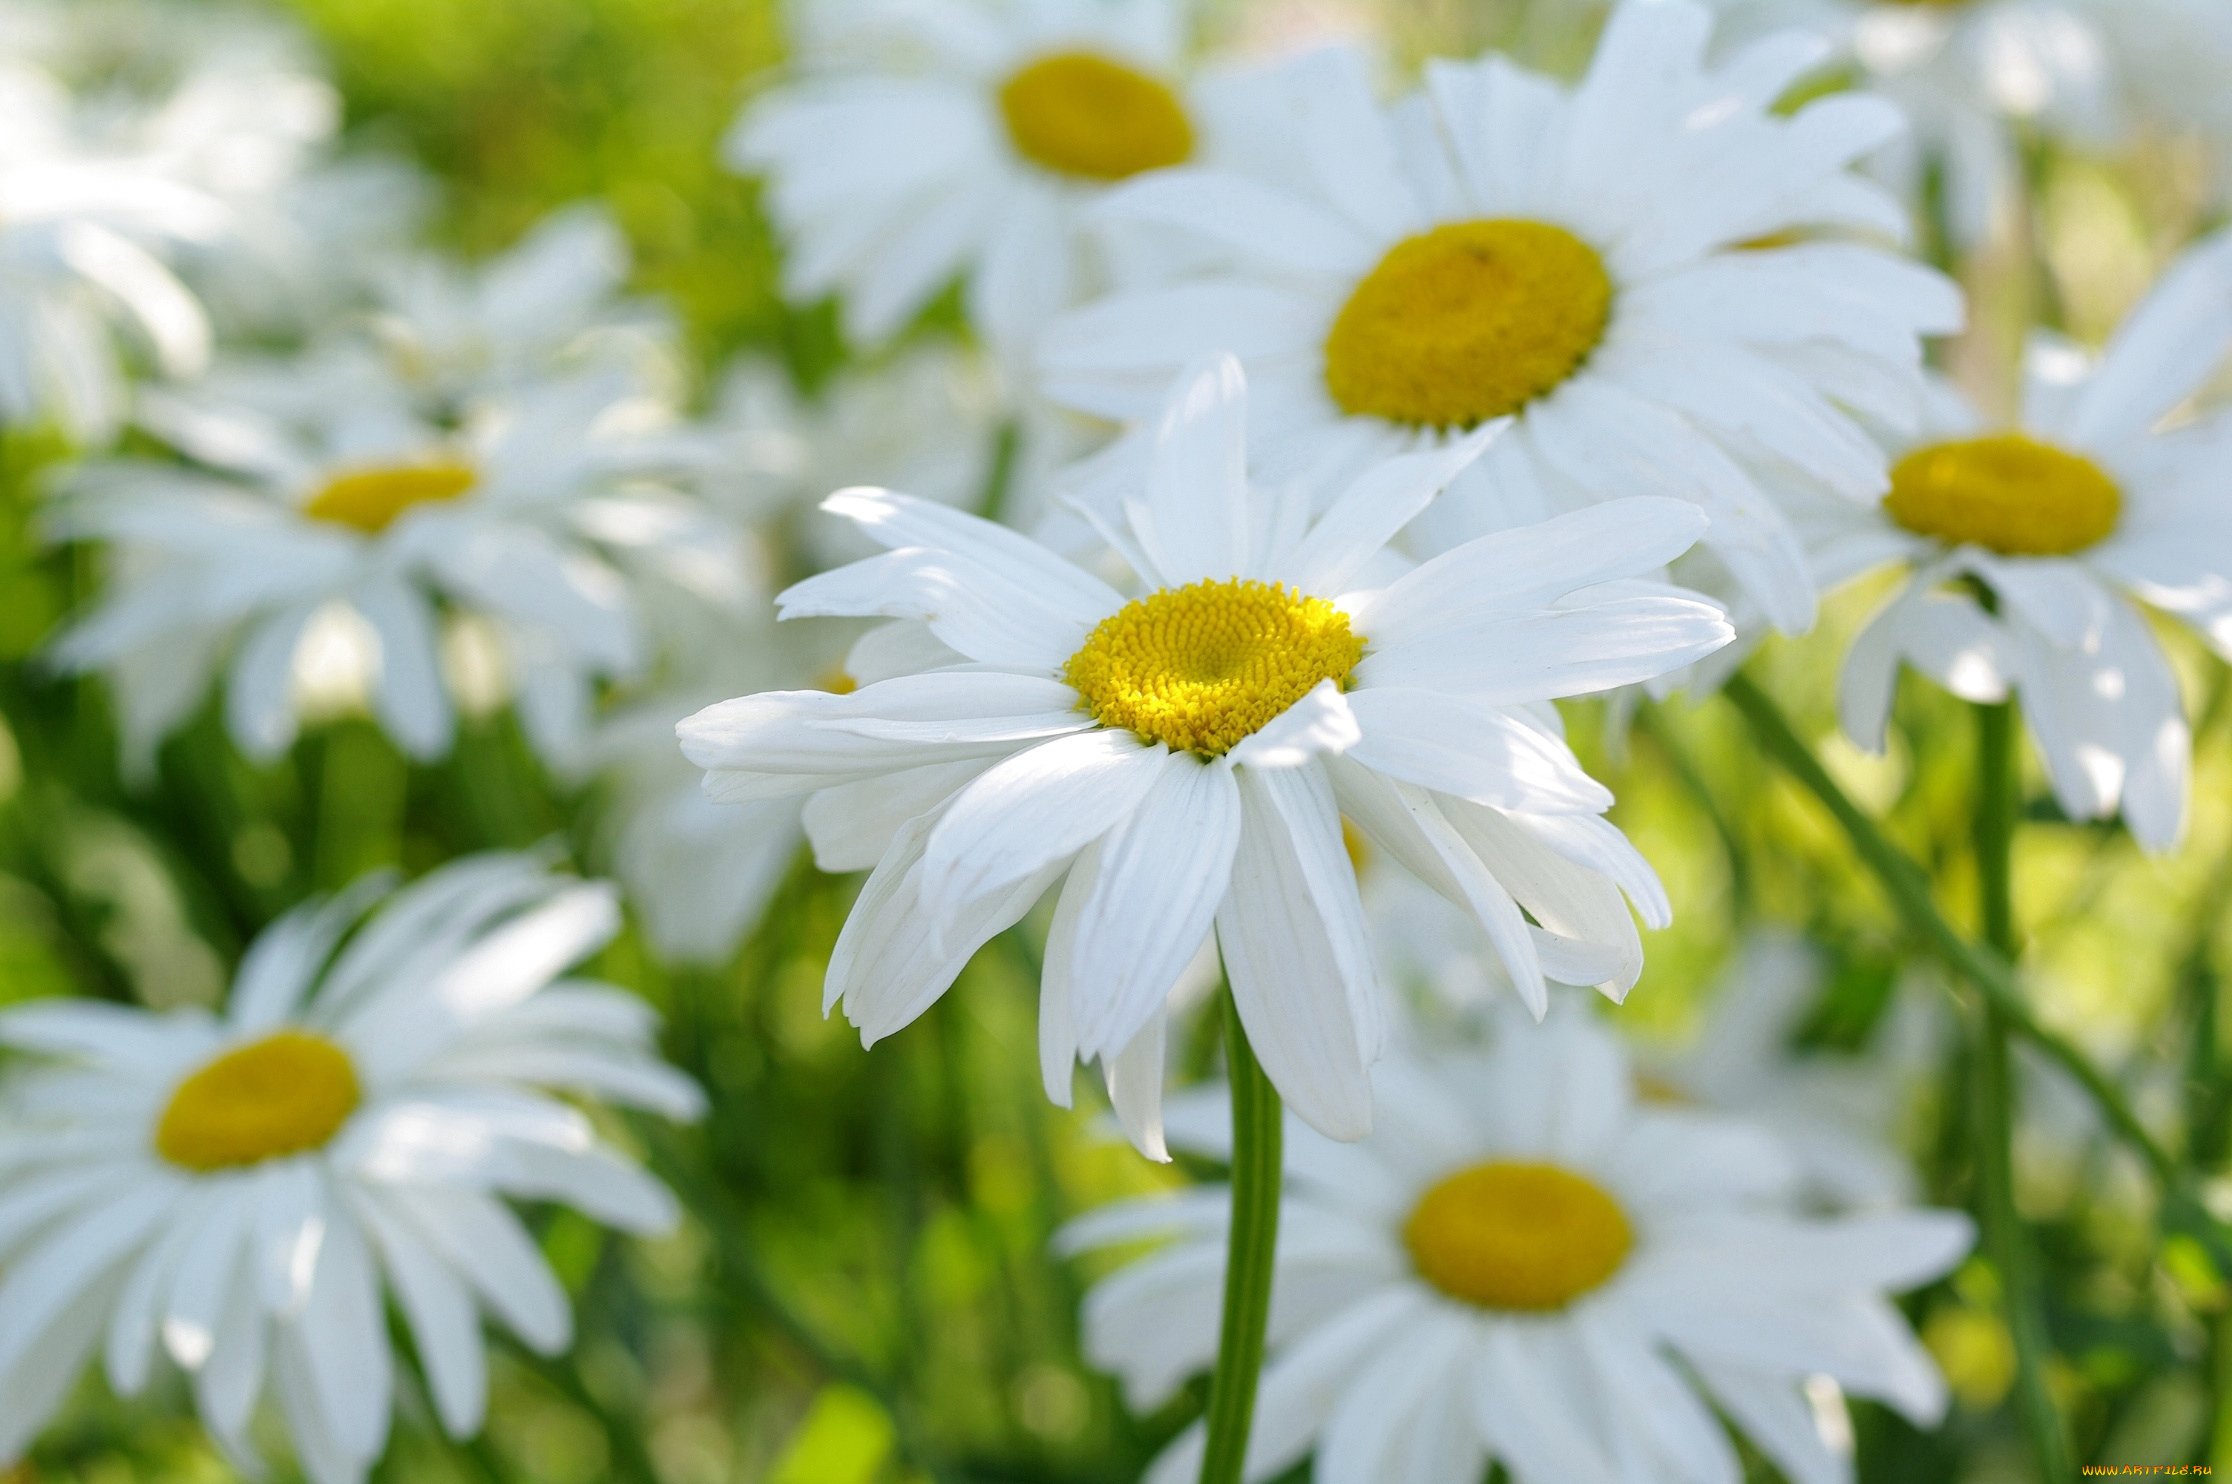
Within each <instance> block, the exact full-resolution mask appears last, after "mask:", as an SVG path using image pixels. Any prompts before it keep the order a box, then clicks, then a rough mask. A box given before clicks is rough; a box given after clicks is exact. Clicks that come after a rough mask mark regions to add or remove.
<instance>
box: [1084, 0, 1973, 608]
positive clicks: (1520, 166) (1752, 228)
mask: <svg viewBox="0 0 2232 1484" xmlns="http://www.w3.org/2000/svg"><path fill="white" fill-rule="evenodd" d="M1710 29H1711V14H1710V12H1708V11H1706V10H1704V9H1703V8H1702V7H1700V6H1699V5H1696V4H1693V3H1690V0H1656V3H1653V0H1629V3H1626V4H1623V5H1621V6H1620V7H1619V8H1618V9H1617V10H1615V11H1614V12H1613V15H1612V19H1611V22H1610V24H1609V26H1608V27H1607V29H1606V31H1605V33H1604V37H1603V40H1602V42H1601V44H1600V45H1599V47H1598V49H1597V52H1596V56H1595V60H1594V62H1593V63H1592V65H1591V66H1590V68H1589V71H1588V74H1587V76H1586V77H1585V78H1583V80H1582V81H1581V82H1580V84H1579V85H1578V86H1576V87H1572V88H1567V87H1564V86H1562V85H1560V84H1558V83H1556V82H1553V81H1552V80H1550V79H1548V78H1545V77H1541V76H1537V75H1535V74H1533V73H1529V72H1526V71H1523V70H1521V69H1520V68H1518V67H1516V66H1514V65H1512V64H1511V63H1510V62H1509V61H1507V60H1505V59H1503V58H1501V57H1488V58H1485V59H1482V60H1479V61H1475V62H1433V63H1429V64H1428V67H1427V71H1426V87H1425V91H1424V92H1423V94H1421V95H1418V96H1415V97H1412V98H1409V99H1406V100H1405V101H1404V102H1403V103H1401V104H1400V105H1398V106H1397V107H1395V108H1392V109H1388V108H1382V107H1381V106H1380V105H1379V104H1377V103H1376V102H1374V100H1373V98H1372V95H1371V92H1370V89H1369V87H1368V85H1367V83H1366V81H1365V78H1364V72H1363V65H1362V63H1361V61H1360V60H1359V59H1358V58H1357V57H1356V55H1355V54H1353V53H1351V52H1346V51H1333V52H1325V53H1319V54H1317V55H1315V56H1312V57H1308V58H1304V59H1302V60H1301V61H1298V62H1296V63H1293V64H1291V65H1289V66H1288V67H1287V68H1285V69H1283V70H1282V71H1281V72H1280V73H1279V74H1277V75H1276V76H1275V77H1274V78H1272V79H1269V80H1267V81H1259V87H1258V89H1257V93H1256V96H1258V97H1259V99H1260V100H1261V101H1260V102H1259V104H1258V109H1259V115H1260V116H1258V117H1256V118H1255V119H1254V126H1255V128H1256V130H1257V131H1258V132H1259V133H1260V134H1264V135H1271V136H1275V137H1280V138H1283V139H1285V140H1286V141H1287V144H1288V148H1287V151H1286V156H1287V157H1286V158H1285V159H1284V160H1283V161H1272V163H1275V164H1277V167H1278V168H1275V169H1274V168H1272V164H1271V163H1267V164H1265V165H1264V166H1263V168H1260V169H1257V170H1254V171H1252V172H1243V171H1240V170H1238V169H1213V168H1206V167H1189V168H1187V169H1183V170H1177V171H1171V172H1166V173H1163V174H1159V175H1156V176H1153V177H1150V178H1147V179H1143V180H1140V181H1138V182H1135V183H1132V184H1130V185H1128V186H1125V187H1123V188H1121V189H1120V190H1119V191H1117V192H1116V193H1115V194H1114V195H1112V196H1111V197H1110V198H1109V199H1108V200H1107V201H1105V202H1103V203H1102V204H1101V205H1100V206H1099V207H1098V208H1096V211H1095V218H1096V220H1098V221H1100V222H1104V223H1107V224H1109V225H1111V226H1112V227H1120V228H1121V229H1123V230H1125V231H1127V232H1130V233H1133V234H1138V235H1144V234H1146V233H1148V232H1149V231H1150V230H1151V229H1159V230H1160V231H1161V232H1162V233H1163V234H1164V236H1165V237H1167V238H1168V239H1169V240H1170V241H1171V242H1172V243H1173V244H1185V245H1186V246H1187V247H1188V248H1189V250H1191V251H1192V252H1193V253H1194V254H1195V256H1196V258H1197V260H1198V259H1200V258H1202V257H1203V256H1204V255H1207V254H1214V255H1215V257H1217V258H1220V259H1221V260H1222V265H1221V266H1220V267H1218V268H1216V269H1215V271H1212V272H1208V273H1205V274H1202V275H1199V276H1195V277H1189V278H1183V279H1180V280H1178V281H1174V282H1167V283H1163V284H1160V285H1158V286H1155V287H1151V288H1140V289H1135V290H1132V291H1129V292H1121V293H1117V294H1115V295H1113V296H1111V297H1109V298H1106V299H1103V300H1101V301H1099V302H1097V303H1094V304H1092V305H1089V306H1087V307H1085V308H1083V309H1079V310H1076V311H1073V312H1071V313H1069V314H1066V315H1064V316H1063V317H1062V318H1061V319H1060V320H1058V321H1057V322H1056V324H1055V325H1054V326H1053V327H1052V328H1051V329H1050V330H1049V331H1048V333H1047V335H1046V336H1045V338H1044V340H1043V341H1042V351H1041V355H1040V364H1041V367H1042V370H1043V372H1044V375H1045V378H1046V385H1045V390H1046V393H1047V395H1048V396H1050V397H1051V398H1052V399H1053V400H1055V401H1057V402H1061V403H1065V404H1067V405H1070V406H1074V407H1077V408H1079V409H1081V410H1084V411H1087V412H1091V413H1095V414H1097V415H1100V416H1104V417H1109V418H1114V419H1117V420H1120V421H1126V422H1131V423H1134V424H1135V425H1136V424H1137V423H1138V422H1139V420H1140V419H1141V418H1143V417H1144V416H1145V415H1147V414H1148V413H1149V412H1150V411H1151V410H1152V407H1153V398H1154V397H1155V396H1157V395H1159V393H1160V388H1161V387H1162V385H1163V384H1164V383H1165V382H1166V381H1167V380H1168V378H1169V376H1170V374H1171V372H1172V371H1173V370H1174V369H1176V368H1177V367H1178V366H1180V365H1182V364H1184V363H1185V362H1186V361H1187V360H1188V359H1189V358H1191V357H1192V356H1195V355H1197V354H1200V353H1202V352H1203V351H1205V350H1210V349H1219V348H1229V349H1232V350H1235V351H1237V353H1238V354H1239V355H1240V357H1241V359H1242V361H1243V362H1244V363H1245V364H1246V365H1247V367H1248V371H1249V375H1250V378H1251V384H1252V385H1253V386H1254V388H1255V401H1254V403H1253V408H1254V418H1255V422H1254V425H1253V427H1252V428H1251V429H1250V432H1251V435H1252V437H1253V438H1254V440H1255V442H1256V445H1257V446H1258V447H1259V449H1261V450H1262V451H1263V452H1262V456H1263V460H1264V462H1263V466H1262V473H1263V475H1264V477H1265V478H1266V479H1268V480H1271V481H1273V482H1277V481H1279V480H1283V479H1287V478H1301V479H1305V480H1309V481H1311V482H1313V483H1315V484H1316V486H1317V487H1318V488H1319V489H1321V490H1325V489H1331V488H1338V487H1339V485H1340V483H1341V482H1342V481H1344V480H1346V479H1347V478H1350V477H1353V474H1354V471H1356V470H1357V469H1359V468H1361V467H1364V466H1366V465H1368V464H1370V463H1371V462H1372V461H1374V460H1378V459H1384V458H1387V457H1389V456H1391V455H1394V454H1397V453H1402V452H1406V451H1414V450H1420V449H1428V448H1436V447H1442V446H1445V445H1447V444H1449V443H1451V442H1452V441H1455V440H1458V439H1461V438H1462V437H1464V436H1465V434H1466V431H1467V430H1469V429H1472V428H1474V427H1477V426H1480V425H1482V424H1485V423H1489V422H1492V421H1494V420H1495V419H1498V418H1502V417H1507V416H1508V417H1510V418H1512V419H1513V425H1512V429H1511V432H1510V433H1509V434H1508V435H1507V436H1506V437H1504V438H1502V439H1500V440H1499V441H1498V442H1497V444H1496V445H1495V447H1493V448H1492V449H1490V450H1489V452H1488V453H1487V455H1486V456H1485V457H1483V458H1482V460H1481V461H1480V463H1479V465H1478V466H1476V467H1475V468H1474V469H1473V470H1472V471H1470V472H1469V473H1468V474H1467V475H1465V476H1464V477H1462V478H1461V479H1459V480H1458V482H1457V483H1456V484H1455V485H1454V486H1453V487H1452V489H1451V491H1450V493H1449V495H1448V496H1447V497H1446V498H1445V499H1444V500H1442V501H1440V502H1438V504H1437V506H1436V508H1435V510H1434V511H1433V512H1430V513H1429V515H1428V516H1427V518H1426V520H1425V522H1423V523H1422V527H1421V529H1420V530H1419V531H1417V532H1415V533H1413V537H1412V542H1413V545H1414V546H1415V547H1416V548H1417V549H1419V550H1422V551H1428V552H1430V551H1435V550H1441V549H1445V548H1446V547H1448V546H1450V545H1453V544H1455V543H1457V542H1459V541H1462V540H1465V539H1468V538H1470V537H1472V536H1475V535H1479V534H1481V533H1483V532H1485V531H1490V530H1495V529H1500V528H1502V527H1504V526H1508V525H1513V524H1519V523H1524V522H1527V521H1534V520H1541V519H1544V518H1546V517H1548V516H1550V515H1554V514H1557V513H1560V512H1562V511H1568V510H1574V509H1579V508H1582V507H1584V506H1587V505H1589V504H1592V503H1594V502H1596V501H1599V500H1606V499H1612V498H1617V497H1622V496H1627V495H1637V494H1649V495H1662V496H1667V497H1671V498H1676V499H1681V500H1686V501H1690V502H1692V503H1694V504H1696V505H1698V506H1699V507H1700V508H1701V509H1703V510H1704V511H1706V512H1707V513H1708V515H1709V516H1710V518H1711V524H1710V527H1709V529H1708V530H1707V532H1706V535H1705V537H1704V540H1703V543H1702V544H1703V546H1704V547H1705V548H1707V549H1709V550H1710V552H1711V553H1712V554H1713V555H1714V556H1715V557H1717V558H1718V559H1719V561H1720V562H1721V563H1723V564H1724V565H1725V566H1726V567H1727V568H1728V570H1729V571H1730V572H1731V573H1732V574H1733V576H1734V578H1735V579H1736V581H1737V582H1738V583H1739V585H1740V586H1741V588H1742V589H1743V590H1744V591H1746V592H1748V593H1750V594H1751V595H1753V596H1754V598H1755V599H1756V600H1757V601H1758V602H1759V604H1760V605H1761V607H1762V608H1763V610H1764V611H1765V612H1766V614H1767V615H1768V617H1769V618H1770V619H1771V620H1772V621H1773V623H1774V624H1775V625H1776V626H1777V627H1778V628H1781V629H1784V630H1786V631H1792V632H1795V631H1799V630H1803V629H1805V628H1806V627H1807V626H1808V625H1809V624H1810V623H1811V622H1812V619H1813V613H1814V599H1815V592H1814V587H1813V584H1812V582H1811V581H1810V579H1809V577H1808V575H1807V571H1806V564H1805V559H1804V553H1803V551H1802V550H1801V549H1800V547H1799V544H1798V541H1797V539H1796V537H1795V535H1794V534H1793V533H1792V532H1791V530H1790V527H1789V524H1788V522H1787V521H1786V520H1785V519H1784V518H1783V516H1782V514H1781V513H1780V511H1779V510H1778V509H1777V506H1776V503H1775V501H1774V500H1773V499H1771V498H1770V497H1769V494H1768V491H1769V490H1770V489H1774V488H1777V487H1778V486H1780V485H1782V484H1786V483H1799V484H1809V483H1810V484H1813V485H1817V486H1819V487H1821V488H1824V489H1827V490H1831V491H1834V492H1835V493H1837V494H1839V495H1841V496H1844V497H1846V498H1849V499H1852V500H1854V501H1868V500H1872V499H1874V498H1875V497H1876V496H1878V495H1880V494H1881V493H1882V490H1883V487H1884V460H1883V456H1882V454H1881V452H1880V451H1879V450H1878V449H1876V448H1875V447H1874V446H1873V445H1872V444H1871V443H1870V442H1869V440H1868V439H1867V438H1866V437H1865V436H1864V435H1863V434H1862V433H1861V432H1860V430H1859V429H1858V428H1857V427H1856V426H1855V425H1854V423H1853V422H1852V421H1851V419H1850V418H1849V417H1848V416H1847V415H1846V411H1845V409H1846V408H1847V407H1850V408H1854V409H1860V410H1865V411H1868V412H1870V413H1872V414H1873V415H1876V416H1878V417H1882V418H1887V419H1889V420H1890V421H1891V422H1892V423H1893V424H1894V425H1899V426H1906V425H1910V419H1911V415H1912V407H1913V404H1914V403H1915V402H1918V401H1919V398H1920V395H1921V379H1920V378H1921V347H1920V343H1919V340H1918V338H1917V337H1918V335H1920V334H1924V333H1941V332H1945V331H1949V330H1951V329H1953V328H1954V327H1955V326H1956V325H1957V324H1958V323H1959V320H1960V315H1961V309H1960V298H1959V295H1958V292H1957V291H1956V290H1955V289H1954V287H1953V286H1952V285H1951V284H1950V283H1948V282H1946V281H1945V280H1944V279H1943V278H1941V277H1940V276H1938V275H1937V274H1935V273H1932V272H1930V271H1929V270H1926V269H1923V268H1921V267H1918V266H1916V265H1914V264H1911V263H1908V262H1905V261H1903V260H1901V259H1900V258H1898V257H1896V256H1894V255H1892V254H1890V253H1888V252H1883V251H1879V250H1877V249H1875V248H1873V247H1868V246H1862V245H1858V244H1854V243H1847V242H1808V243H1801V244H1799V245H1794V246H1779V247H1762V246H1760V245H1759V244H1760V243H1761V241H1762V240H1763V239H1769V238H1772V237H1773V236H1775V235H1776V234H1781V233H1786V232H1792V231H1803V230H1812V229H1817V228H1825V227H1839V228H1847V227H1849V228H1856V229H1859V230H1861V231H1870V232H1877V233H1882V234H1887V235H1896V234H1898V233H1900V232H1901V231H1903V229H1904V216H1903V213H1902V212H1901V210H1900V208H1899V207H1898V205H1897V204H1896V203H1895V202H1894V201H1892V200H1891V199H1890V197H1889V196H1888V195H1886V194H1885V193H1884V192H1883V191H1882V190H1881V189H1880V188H1878V187H1875V186H1873V185H1870V184H1869V183H1867V182H1865V181H1862V180H1860V179H1859V178H1857V177H1856V176H1854V175H1853V174H1851V173H1850V172H1849V171H1848V170H1847V168H1846V167H1847V166H1848V165H1849V164H1850V163H1851V162H1852V161H1853V160H1855V159H1856V158H1858V157H1859V156H1860V155H1862V154H1864V153H1865V152H1866V151H1868V150H1870V149H1873V148H1874V147H1876V146H1877V145H1879V144H1881V143H1882V142H1883V141H1884V140H1886V139H1888V138H1890V137H1891V136H1892V135H1893V134H1895V133H1896V132H1897V131H1898V128H1899V118H1898V114H1897V112H1896V111H1895V110H1894V109H1892V108H1891V107H1890V106H1889V105H1888V104H1885V103H1882V102H1880V101H1878V100H1874V99H1868V98H1861V97H1852V96H1846V97H1836V98H1827V99H1822V100H1820V101H1817V102H1814V103H1812V104H1809V105H1808V106H1806V107H1805V108H1803V109H1801V110H1800V111H1799V112H1798V113H1797V114H1795V115H1794V116H1791V117H1788V118H1785V117H1781V116H1778V115H1776V114H1775V113H1773V112H1771V111H1770V105H1771V104H1773V103H1774V101H1775V100H1776V99H1777V98H1778V97H1779V96H1780V95H1781V94H1782V93H1783V91H1784V90H1785V88H1786V87H1787V86H1788V85H1789V83H1790V82H1791V81H1792V80H1793V79H1794V78H1796V77H1798V76H1800V75H1801V74H1802V73H1803V72H1804V71H1805V70H1806V69H1807V68H1808V67H1809V66H1811V65H1812V63H1813V62H1814V61H1815V60H1817V59H1818V57H1819V54H1820V48H1819V46H1818V45H1817V44H1815V43H1813V42H1811V41H1809V40H1807V39H1805V38H1801V37H1797V36H1789V35H1786V36H1779V37H1773V38H1770V39H1768V40H1766V41H1763V42H1761V43H1760V44H1758V45H1757V46H1755V47H1753V48H1750V49H1748V50H1746V51H1744V52H1743V53H1742V54H1740V55H1739V56H1737V57H1736V58H1734V59H1732V60H1731V61H1729V62H1728V63H1726V64H1724V65H1722V66H1719V67H1717V68H1708V67H1707V66H1706V65H1705V64H1704V62H1703V55H1704V49H1705V43H1706V40H1707V36H1708V33H1709V31H1710ZM1261 153H1262V152H1258V154H1259V155H1261ZM1263 158H1265V159H1267V160H1270V159H1271V157H1269V156H1263ZM1119 449H1120V450H1123V451H1122V452H1111V453H1110V454H1109V455H1106V456H1104V457H1103V459H1102V460H1101V463H1102V465H1103V469H1102V470H1101V471H1081V472H1080V476H1079V488H1078V489H1077V491H1076V493H1075V496H1074V498H1077V499H1079V500H1083V501H1085V502H1088V503H1097V504H1101V505H1103V506H1105V505H1106V503H1107V502H1108V500H1109V499H1111V498H1113V495H1112V493H1111V492H1110V491H1109V490H1108V489H1106V488H1101V487H1100V486H1101V485H1103V484H1105V483H1106V482H1107V481H1106V480H1101V479H1096V478H1095V477H1094V476H1095V473H1096V472H1100V473H1106V474H1109V475H1111V476H1112V477H1113V479H1114V480H1115V482H1116V483H1118V484H1120V483H1121V482H1122V481H1124V480H1126V479H1129V478H1131V477H1133V476H1132V475H1130V474H1129V473H1128V472H1126V468H1125V465H1126V462H1127V460H1128V461H1129V462H1132V463H1136V461H1137V459H1138V457H1139V456H1140V448H1139V443H1138V439H1137V437H1136V435H1135V437H1134V438H1133V439H1132V440H1129V441H1128V443H1127V444H1124V445H1119Z"/></svg>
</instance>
